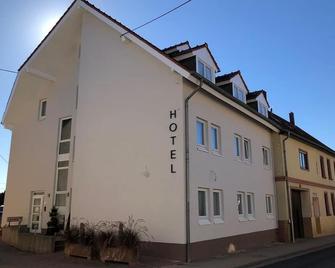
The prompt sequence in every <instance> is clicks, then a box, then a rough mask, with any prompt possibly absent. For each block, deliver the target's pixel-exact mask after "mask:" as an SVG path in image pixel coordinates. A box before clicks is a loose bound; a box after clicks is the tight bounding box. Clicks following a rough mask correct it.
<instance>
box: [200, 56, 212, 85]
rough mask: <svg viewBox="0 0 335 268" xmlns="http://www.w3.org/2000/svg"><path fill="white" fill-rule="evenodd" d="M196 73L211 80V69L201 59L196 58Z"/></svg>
mask: <svg viewBox="0 0 335 268" xmlns="http://www.w3.org/2000/svg"><path fill="white" fill-rule="evenodd" d="M198 73H199V74H200V75H202V76H203V77H205V78H206V79H208V80H210V81H212V80H213V71H212V69H211V68H210V67H209V66H208V65H207V64H205V63H204V62H202V61H201V60H198Z"/></svg>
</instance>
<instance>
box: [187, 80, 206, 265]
mask: <svg viewBox="0 0 335 268" xmlns="http://www.w3.org/2000/svg"><path fill="white" fill-rule="evenodd" d="M202 82H203V80H202V78H201V79H200V84H199V86H198V87H197V88H196V89H195V90H194V91H193V92H192V93H191V94H190V95H188V96H187V98H186V99H185V165H186V168H185V191H186V192H185V196H186V200H185V201H186V262H190V261H191V256H190V246H191V231H190V229H191V227H190V144H189V117H188V108H189V107H188V104H189V101H190V99H191V98H192V97H193V96H194V95H195V94H196V93H198V92H199V91H200V90H201V87H202Z"/></svg>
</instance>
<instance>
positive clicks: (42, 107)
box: [38, 99, 47, 120]
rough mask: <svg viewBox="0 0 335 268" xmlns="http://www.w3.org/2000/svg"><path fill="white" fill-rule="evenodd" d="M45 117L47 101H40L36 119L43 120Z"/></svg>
mask: <svg viewBox="0 0 335 268" xmlns="http://www.w3.org/2000/svg"><path fill="white" fill-rule="evenodd" d="M46 116H47V100H46V99H43V100H40V104H39V110H38V119H39V120H43V119H44V118H45V117H46Z"/></svg>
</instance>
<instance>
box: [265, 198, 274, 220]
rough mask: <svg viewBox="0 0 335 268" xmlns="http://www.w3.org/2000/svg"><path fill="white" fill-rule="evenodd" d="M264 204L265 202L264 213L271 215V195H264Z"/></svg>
mask: <svg viewBox="0 0 335 268" xmlns="http://www.w3.org/2000/svg"><path fill="white" fill-rule="evenodd" d="M265 204H266V214H267V215H268V216H273V196H272V195H270V194H267V195H266V196H265Z"/></svg>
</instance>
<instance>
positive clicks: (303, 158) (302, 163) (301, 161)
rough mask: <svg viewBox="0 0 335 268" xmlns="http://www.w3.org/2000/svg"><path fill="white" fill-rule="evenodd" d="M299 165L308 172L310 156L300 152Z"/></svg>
mask: <svg viewBox="0 0 335 268" xmlns="http://www.w3.org/2000/svg"><path fill="white" fill-rule="evenodd" d="M299 164H300V168H301V169H303V170H308V169H309V166H308V154H307V152H305V151H303V150H299Z"/></svg>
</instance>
